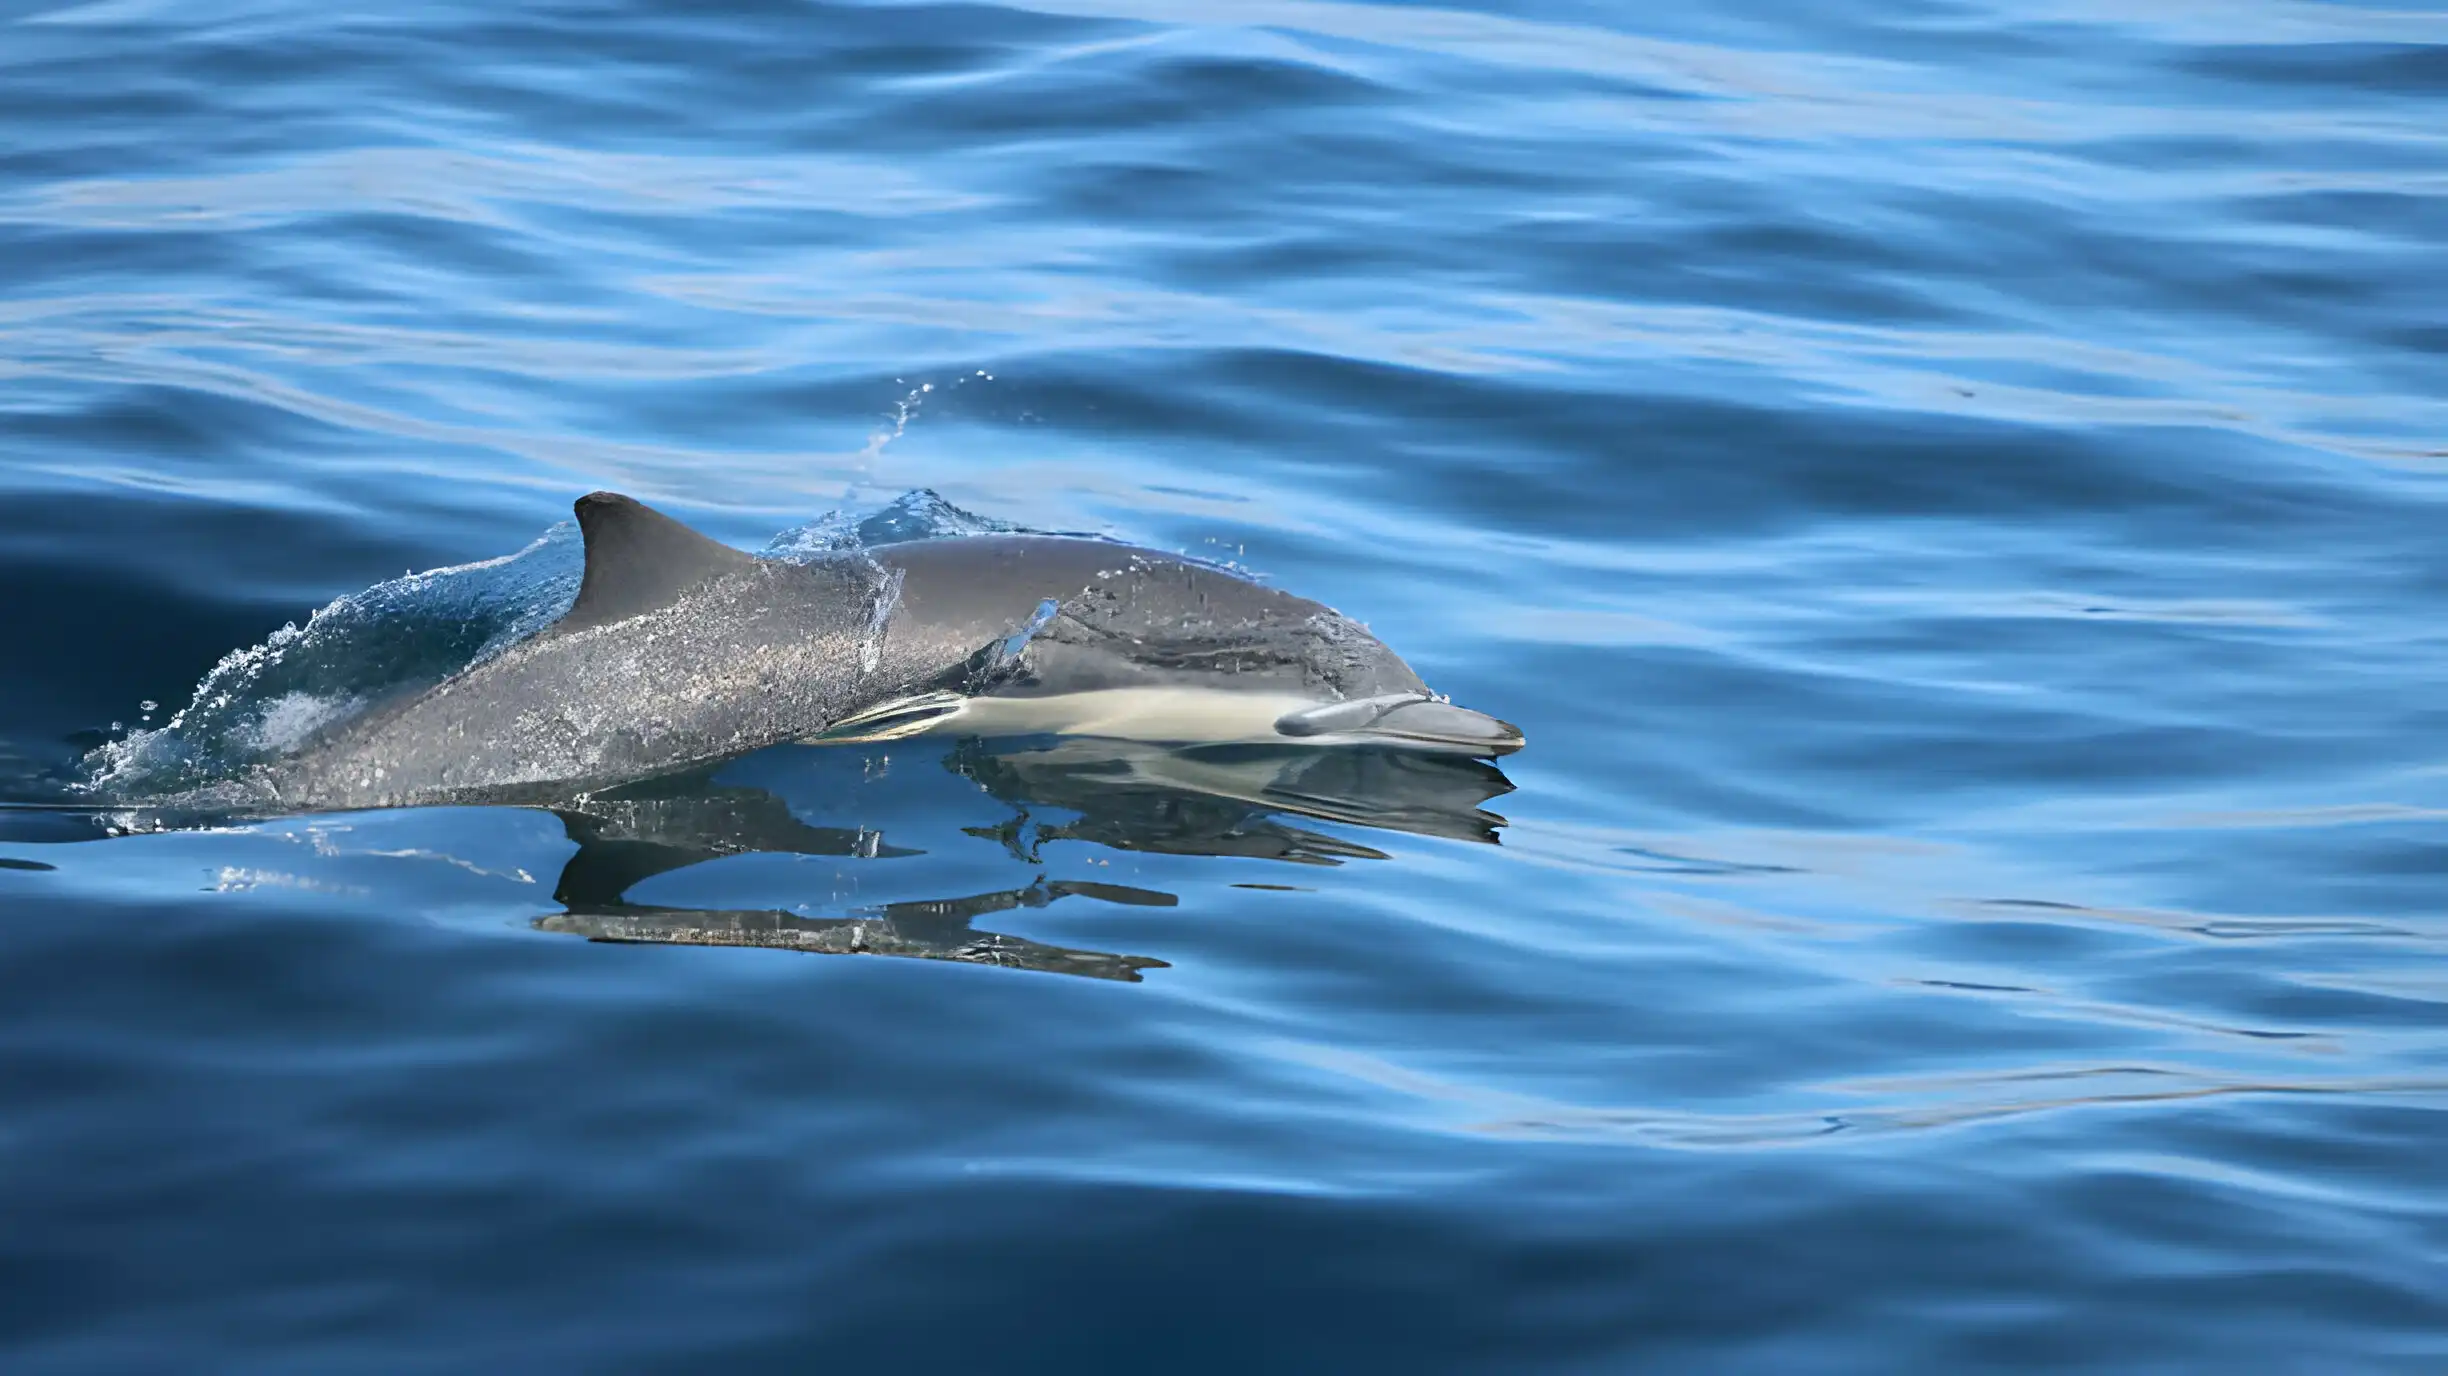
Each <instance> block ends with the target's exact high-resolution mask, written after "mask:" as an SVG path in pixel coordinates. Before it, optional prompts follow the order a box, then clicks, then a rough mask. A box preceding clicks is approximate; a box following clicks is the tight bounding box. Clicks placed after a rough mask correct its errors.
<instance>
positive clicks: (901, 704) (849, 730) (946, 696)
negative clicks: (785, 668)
mask: <svg viewBox="0 0 2448 1376" xmlns="http://www.w3.org/2000/svg"><path fill="white" fill-rule="evenodd" d="M968 703H969V699H968V698H966V697H964V696H962V695H961V694H959V693H947V692H940V691H939V692H933V693H920V694H918V695H917V696H916V697H907V698H894V699H893V700H892V701H890V702H883V703H878V704H876V705H875V706H873V707H870V708H867V709H866V710H865V711H861V712H853V713H851V714H850V715H849V716H846V717H844V718H842V719H841V720H840V721H837V722H835V723H833V724H832V725H831V726H828V727H826V728H825V729H824V731H823V733H822V734H820V735H816V736H811V737H809V738H808V741H807V744H809V745H816V744H820V743H821V744H827V745H837V744H843V743H847V742H858V741H897V740H899V739H901V738H902V737H904V736H915V735H917V734H918V733H919V732H921V731H925V730H927V729H928V728H930V727H933V726H935V725H936V724H937V723H939V722H941V721H943V720H944V719H945V718H947V717H954V716H958V715H959V714H960V710H961V709H962V708H963V707H965V706H967V705H968Z"/></svg>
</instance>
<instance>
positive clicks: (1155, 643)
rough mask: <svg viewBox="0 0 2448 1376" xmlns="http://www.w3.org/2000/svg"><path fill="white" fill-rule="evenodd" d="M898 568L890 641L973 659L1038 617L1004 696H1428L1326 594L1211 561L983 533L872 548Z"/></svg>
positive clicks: (1071, 540) (1002, 688)
mask: <svg viewBox="0 0 2448 1376" xmlns="http://www.w3.org/2000/svg"><path fill="white" fill-rule="evenodd" d="M875 558H876V560H877V561H878V562H879V563H880V564H882V565H883V566H884V567H885V568H887V569H890V570H897V571H898V572H899V573H900V574H901V589H900V604H899V610H898V611H897V612H896V614H895V615H894V617H893V621H892V630H891V636H892V639H893V640H894V641H896V642H902V643H904V644H907V645H908V646H909V648H910V649H912V650H914V651H916V652H917V653H918V654H920V655H922V656H931V657H936V658H941V659H944V660H946V661H947V662H951V661H959V660H965V659H967V658H968V657H970V656H971V655H973V654H974V653H975V652H976V651H977V650H978V649H979V648H980V647H981V646H986V645H990V644H991V643H993V642H996V641H999V640H1002V639H1004V638H1005V637H1009V636H1012V635H1013V634H1014V632H1015V631H1017V630H1019V629H1021V628H1023V627H1029V626H1031V625H1032V623H1034V622H1038V621H1039V620H1040V615H1039V614H1040V610H1041V609H1042V608H1044V607H1045V606H1046V604H1048V603H1051V604H1053V610H1052V614H1051V615H1049V616H1046V617H1044V618H1043V619H1042V624H1038V625H1036V627H1035V629H1034V632H1033V634H1031V635H1030V636H1029V638H1028V643H1027V647H1026V654H1025V656H1024V657H1023V658H1022V659H1021V661H1020V663H1019V664H1018V665H1017V666H1015V667H1017V668H1018V669H1019V671H1020V672H1018V673H1016V674H1014V675H1013V676H1012V677H1011V678H1010V679H1008V680H1007V681H1005V682H1002V683H999V684H998V685H996V688H995V691H997V692H998V693H999V694H1003V695H1009V696H1043V695H1058V694H1070V693H1081V692H1095V691H1099V690H1103V689H1112V688H1141V687H1166V686H1174V685H1179V684H1193V683H1194V684H1196V685H1197V686H1199V687H1201V688H1203V689H1208V690H1217V689H1222V690H1226V691H1230V690H1234V689H1240V690H1245V691H1249V692H1273V693H1295V694H1302V695H1307V696H1313V697H1315V696H1323V697H1328V698H1356V697H1375V696H1380V695H1385V694H1392V693H1422V692H1425V688H1424V686H1423V685H1422V684H1421V682H1420V678H1419V675H1417V674H1415V673H1413V672H1412V670H1411V666H1409V665H1408V664H1405V663H1404V662H1403V661H1402V659H1401V657H1400V656H1398V655H1396V654H1395V653H1394V652H1393V651H1392V650H1390V649H1388V648H1387V647H1386V646H1385V645H1384V644H1383V643H1381V642H1380V641H1378V640H1377V638H1376V637H1374V636H1372V635H1370V634H1369V633H1368V631H1367V629H1366V628H1365V627H1362V626H1361V625H1360V624H1359V623H1357V622H1354V621H1352V620H1350V619H1349V618H1347V617H1345V616H1342V615H1341V614H1339V613H1337V612H1336V611H1334V610H1333V609H1332V608H1330V607H1327V606H1325V605H1324V604H1322V603H1318V602H1313V601H1311V600H1309V599H1308V598H1305V597H1296V596H1294V595H1293V594H1291V593H1288V592H1284V591H1282V590H1280V589H1277V588H1271V587H1268V586H1266V585H1265V584H1262V583H1256V582H1252V581H1250V580H1249V579H1247V578H1243V577H1240V576H1238V575H1236V574H1233V573H1231V572H1228V571H1226V570H1223V569H1218V568H1215V567H1213V566H1211V565H1207V564H1201V563H1197V562H1195V561H1193V560H1189V559H1183V558H1180V557H1178V556H1174V555H1168V554H1161V553H1158V552H1156V551H1153V550H1144V549H1134V548H1131V547H1129V546H1125V545H1116V544H1110V543H1108V542H1105V541H1102V540H1086V539H1079V538H1076V537H1069V536H1055V535H982V536H967V537H961V538H956V539H945V540H918V541H912V542H910V543H907V544H899V545H888V546H884V547H882V548H880V549H878V550H876V551H875Z"/></svg>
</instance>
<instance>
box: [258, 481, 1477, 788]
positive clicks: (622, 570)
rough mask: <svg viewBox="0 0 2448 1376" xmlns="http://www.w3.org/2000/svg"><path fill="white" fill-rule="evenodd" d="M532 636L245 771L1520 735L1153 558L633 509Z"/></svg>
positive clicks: (616, 519)
mask: <svg viewBox="0 0 2448 1376" xmlns="http://www.w3.org/2000/svg"><path fill="white" fill-rule="evenodd" d="M577 514H578V522H579V526H580V528H581V530H582V532H583V534H584V537H585V542H586V567H585V572H584V575H583V579H582V581H581V584H580V588H579V593H578V599H577V601H576V603H575V604H574V605H573V606H572V607H571V608H570V610H569V612H568V613H567V614H566V615H565V616H563V617H562V618H561V620H560V621H558V622H556V623H555V624H554V625H553V626H551V627H550V628H549V629H547V630H545V631H544V632H542V633H540V634H538V635H537V636H535V637H533V638H532V639H530V640H528V641H526V642H523V643H521V644H519V645H516V646H513V647H512V648H510V649H509V650H507V651H505V652H503V653H501V654H499V655H497V656H495V657H493V658H491V659H488V660H485V661H483V662H481V663H479V664H476V665H475V666H473V667H471V668H469V669H467V670H465V671H463V672H461V673H460V674H458V675H457V676H455V677H453V678H451V679H448V680H446V681H444V682H443V683H441V684H439V685H436V686H435V687H433V688H431V689H429V690H426V691H425V692H423V693H420V694H417V695H414V696H412V697H410V698H408V699H406V700H404V701H400V702H395V703H391V704H386V705H384V706H381V707H377V708H375V709H373V710H371V711H368V712H366V713H364V714H363V715H361V716H359V717H357V718H355V719H353V720H351V721H348V722H346V723H343V724H341V725H340V726H338V727H336V728H334V729H333V730H332V731H330V732H328V733H327V734H325V735H324V736H323V737H321V738H319V739H317V740H315V741H313V742H310V743H309V744H308V745H307V746H306V747H305V748H304V749H302V750H301V751H299V752H298V753H297V754H296V755H294V756H292V757H290V758H288V759H286V760H282V761H277V762H275V763H273V764H271V765H269V766H267V767H266V768H265V771H264V775H263V779H262V782H263V783H264V784H265V785H266V786H267V787H268V788H269V789H270V790H271V792H272V793H273V795H274V796H275V798H276V799H277V801H278V802H279V803H280V804H282V805H283V806H284V807H288V808H297V809H337V808H355V807H386V806H409V805H421V804H432V803H452V802H515V801H529V800H540V799H544V798H549V797H554V796H568V795H570V794H573V793H577V792H583V791H586V790H590V789H600V788H605V787H609V786H611V785H614V784H618V783H622V782H626V781H629V780H634V779H640V778H646V777H651V776H655V775H659V774H665V773H669V772H672V771H674V770H678V769H684V768H689V767H692V766H696V765H701V764H704V763H706V762H709V761H713V760H720V759H724V758H728V757H731V756H735V755H740V754H744V753H746V752H748V751H752V750H757V749H760V748H763V747H765V746H769V745H775V744H779V743H781V742H785V741H794V740H876V739H888V738H893V737H898V736H904V735H914V734H917V733H920V732H925V731H941V732H951V733H960V734H974V735H982V736H993V735H1005V734H1013V733H1040V732H1042V733H1051V734H1057V735H1081V736H1104V737H1113V738H1119V739H1127V740H1146V741H1177V742H1223V741H1239V742H1254V743H1273V744H1282V745H1315V746H1344V745H1376V746H1385V747H1395V748H1400V749H1406V750H1425V751H1434V752H1440V753H1447V754H1456V755H1464V756H1482V757H1487V756H1496V755H1503V754H1508V753H1510V752H1512V751H1514V750H1517V749H1519V748H1520V746H1521V743H1522V737H1521V733H1520V731H1518V730H1517V729H1515V728H1514V727H1512V726H1510V725H1507V724H1506V723H1504V722H1500V721H1497V720H1496V719H1494V718H1492V717H1488V716H1484V715H1482V714H1480V713H1477V712H1472V711H1469V710H1466V709H1464V708H1460V707H1455V706H1453V705H1451V704H1449V703H1446V702H1444V701H1442V700H1440V699H1438V698H1436V697H1435V696H1434V695H1432V694H1430V693H1429V692H1428V690H1427V687H1426V686H1425V685H1424V684H1422V683H1421V681H1420V679H1419V676H1418V675H1417V674H1415V673H1413V672H1412V671H1411V668H1410V666H1409V665H1407V664H1405V663H1403V661H1402V659H1401V658H1400V657H1399V656H1397V655H1396V654H1395V653H1394V652H1393V651H1392V650H1390V649H1388V648H1386V646H1385V645H1384V644H1383V643H1381V642H1379V641H1378V640H1377V639H1376V637H1374V636H1372V635H1370V634H1369V633H1368V631H1367V630H1366V629H1364V628H1363V627H1361V626H1360V625H1359V624H1357V623H1356V622H1353V621H1351V620H1349V619H1348V618H1346V617H1344V616H1342V615H1340V614H1338V613H1336V612H1335V611H1333V610H1331V609H1329V608H1327V607H1325V606H1322V605H1320V604H1319V603H1316V602H1312V601H1309V600H1308V599H1306V598H1301V597H1295V596H1293V595H1291V594H1289V593H1285V592H1281V591H1278V590H1276V589H1273V588H1269V587H1265V586H1263V585H1261V584H1257V583H1253V582H1250V581H1248V580H1246V579H1243V578H1240V577H1237V576H1235V575H1233V574H1231V573H1229V572H1226V571H1224V570H1221V569H1217V568H1214V567H1211V566H1208V565H1204V564H1200V563H1197V562H1194V561H1192V560H1188V559H1183V558H1180V557H1177V556H1174V555H1168V554H1162V553H1158V552H1155V551H1152V550H1144V549H1136V548H1132V547H1129V546H1125V545H1118V544H1113V543H1109V542H1106V541H1101V540H1092V539H1080V538H1072V537H1062V536H1044V535H983V536H968V537H961V538H952V539H935V540H918V541H911V542H908V543H904V544H894V545H886V546H880V547H877V548H875V549H872V550H860V551H847V552H841V553H837V554H833V555H829V556H827V557H824V558H821V559H818V560H815V561H812V562H805V563H800V562H783V561H778V560H768V559H758V558H754V557H751V556H749V555H747V554H744V553H741V552H740V551H738V550H734V549H731V548H729V547H728V546H725V545H722V544H718V543H716V542H715V541H713V540H710V539H707V538H706V537H705V536H702V535H700V534H698V533H697V532H695V531H693V530H690V529H689V528H688V527H686V526H684V525H682V524H680V523H679V522H677V521H675V520H672V519H671V518H670V517H668V516H665V515H663V514H661V513H659V512H656V511H654V510H651V509H649V508H648V507H645V506H643V505H641V504H639V503H638V502H636V501H633V500H631V499H630V498H627V497H623V496H618V495H616V494H612V493H605V492H598V493H594V494H592V495H590V496H587V497H583V498H580V499H579V501H578V503H577Z"/></svg>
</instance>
